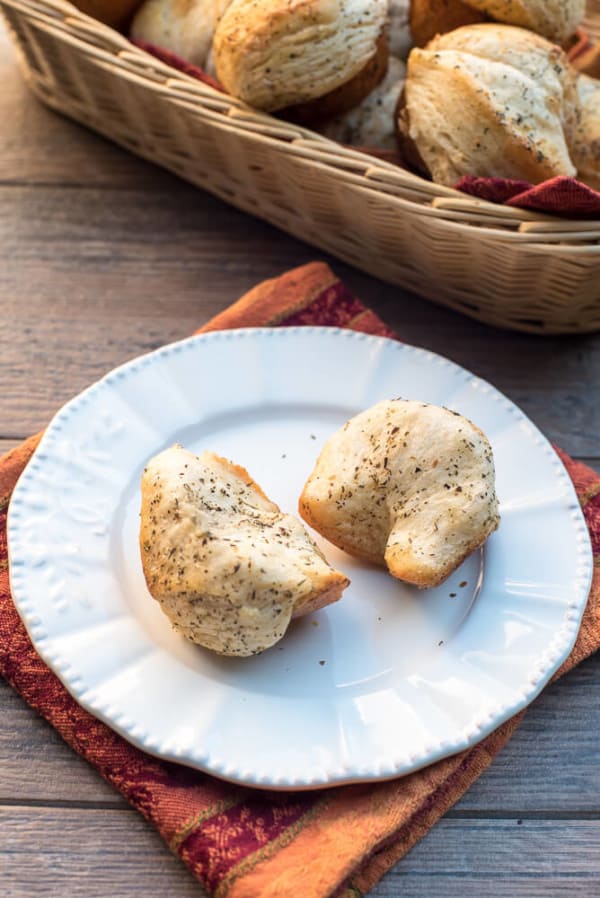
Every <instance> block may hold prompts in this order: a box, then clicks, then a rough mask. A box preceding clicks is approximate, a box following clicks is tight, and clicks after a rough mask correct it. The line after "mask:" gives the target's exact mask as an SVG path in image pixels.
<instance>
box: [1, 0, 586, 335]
mask: <svg viewBox="0 0 600 898" xmlns="http://www.w3.org/2000/svg"><path fill="white" fill-rule="evenodd" d="M0 8H1V9H2V11H3V12H4V13H5V16H6V18H7V20H8V23H9V27H10V29H11V31H12V33H13V35H14V38H15V41H16V42H17V44H18V46H19V47H20V49H21V51H22V59H23V63H24V68H25V73H26V77H27V80H28V82H29V84H30V85H31V88H32V89H33V90H34V92H35V93H36V94H37V96H38V97H39V98H40V99H41V100H42V101H43V102H44V103H46V104H47V105H48V106H51V107H52V108H53V109H55V110H57V111H59V112H61V113H64V114H65V115H68V116H70V117H71V118H74V119H76V120H77V121H79V122H82V123H83V124H85V125H87V126H89V127H90V128H93V129H94V130H96V131H99V132H100V133H101V134H104V135H105V136H107V137H109V138H111V139H112V140H114V141H116V142H117V143H119V144H121V145H122V146H125V147H127V148H128V149H130V150H132V151H133V152H134V153H137V154H139V155H140V156H143V157H145V158H146V159H150V160H151V161H153V162H156V163H158V164H159V165H162V166H164V167H165V168H167V169H169V170H170V171H172V172H175V173H176V174H178V175H180V176H181V177H182V178H185V179H187V180H188V181H191V182H192V183H193V184H196V185H198V186H199V187H202V188H204V189H206V190H209V191H210V192H211V193H214V194H216V195H217V196H219V197H221V198H222V199H224V200H226V201H227V202H229V203H232V204H233V205H235V206H238V207H239V208H240V209H244V210H245V211H247V212H250V213H252V214H253V215H258V216H260V217H261V218H264V219H266V220H267V221H269V222H272V223H273V224H275V225H277V226H278V227H280V228H282V229H283V230H285V231H288V232H289V233H291V234H293V235H294V236H296V237H299V238H301V239H302V240H305V241H307V242H308V243H311V244H314V245H315V246H318V247H320V248H321V249H323V250H326V251H327V252H329V253H332V254H333V255H335V256H338V257H339V258H340V259H343V260H344V261H346V262H349V263H350V264H351V265H355V266H356V267H358V268H361V269H363V270H364V271H367V272H369V273H370V274H373V275H375V276H377V277H379V278H381V279H383V280H385V281H388V282H390V283H392V284H398V285H401V286H402V287H406V288H408V289H410V290H413V291H414V292H416V293H418V294H420V295H422V296H424V297H426V298H427V299H430V300H433V301H434V302H437V303H442V304H444V305H447V306H450V307H451V308H453V309H456V310H458V311H460V312H463V313H464V314H466V315H469V316H471V317H472V318H477V319H479V320H481V321H485V322H488V323H490V324H495V325H499V326H502V327H509V328H513V329H515V330H522V331H530V332H533V333H539V334H559V333H581V332H585V331H592V330H596V329H600V220H597V221H583V222H582V221H572V220H564V219H558V218H555V217H552V216H549V215H543V214H540V213H532V212H528V211H524V210H520V209H514V208H510V207H507V206H497V205H493V204H491V203H488V202H484V201H481V200H476V199H473V198H470V197H467V196H465V195H464V194H461V193H458V192H457V191H455V190H451V189H449V188H445V187H440V186H439V185H436V184H431V183H429V182H428V181H426V180H424V179H422V178H420V177H418V176H416V175H413V174H411V173H409V172H406V171H403V170H402V169H399V168H397V167H394V166H393V165H390V164H388V163H386V162H382V161H379V160H376V159H375V158H371V157H369V156H366V155H364V154H362V153H360V152H359V151H355V150H350V149H347V148H345V147H342V146H340V145H338V144H336V143H334V142H332V141H329V140H327V139H325V138H323V137H320V136H319V135H317V134H314V133H313V132H311V131H308V130H306V129H305V128H301V127H297V126H295V125H290V124H287V123H285V122H281V121H279V120H277V119H275V118H273V117H271V116H268V115H263V114H261V113H257V112H255V111H253V110H251V109H249V108H248V107H247V106H245V105H244V104H243V103H242V102H239V101H237V100H235V99H234V98H232V97H229V96H226V95H224V94H222V93H219V92H218V91H216V90H213V89H212V88H211V87H208V86H206V85H204V84H203V83H201V82H198V81H195V80H194V79H192V78H190V77H188V76H186V75H183V74H179V73H178V72H175V71H174V70H173V69H172V68H169V67H168V66H166V65H164V64H163V63H161V62H159V61H158V60H156V59H154V58H153V57H151V56H149V55H147V54H146V53H144V52H142V51H141V50H138V49H137V48H135V47H133V46H132V45H131V44H130V43H129V42H128V41H127V40H126V39H125V38H124V37H123V36H122V35H120V34H118V33H117V32H115V31H113V30H111V29H110V28H107V27H105V26H103V25H101V24H99V23H98V22H96V21H94V20H92V19H90V18H88V17H87V16H84V15H83V14H81V13H79V12H78V11H77V10H76V9H75V8H74V7H73V6H72V5H71V4H70V3H68V2H64V0H0ZM587 28H588V31H589V32H590V33H592V34H595V35H600V0H594V2H593V3H589V5H588V22H587Z"/></svg>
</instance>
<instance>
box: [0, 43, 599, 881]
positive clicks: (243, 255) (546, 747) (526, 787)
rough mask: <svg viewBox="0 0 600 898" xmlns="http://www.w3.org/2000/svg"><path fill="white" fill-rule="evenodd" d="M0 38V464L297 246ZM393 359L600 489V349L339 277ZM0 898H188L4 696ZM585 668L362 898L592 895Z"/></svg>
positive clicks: (546, 699) (595, 803)
mask: <svg viewBox="0 0 600 898" xmlns="http://www.w3.org/2000/svg"><path fill="white" fill-rule="evenodd" d="M1 29H2V26H0V83H2V91H1V92H0V121H1V122H2V125H1V126H0V233H1V235H2V240H1V241H0V318H1V322H0V324H1V331H0V333H1V334H2V353H1V355H0V437H1V440H0V446H1V448H3V449H8V448H10V447H11V446H14V445H16V444H17V443H18V442H19V440H21V439H22V438H23V437H25V436H27V435H28V434H29V433H31V432H33V431H37V430H39V429H40V428H42V427H43V426H44V424H45V423H46V422H47V421H48V419H49V417H50V416H51V415H52V413H53V412H54V411H55V410H56V409H58V408H59V406H60V405H61V404H62V403H63V402H64V401H65V400H67V399H69V398H70V397H71V396H72V395H73V394H75V393H77V392H78V391H80V390H81V389H82V388H83V387H85V386H86V385H87V384H89V383H90V382H91V381H93V380H95V379H96V378H98V377H99V376H100V375H101V374H103V373H104V372H105V371H107V370H109V369H110V368H112V367H114V366H115V365H116V364H118V363H120V362H122V361H124V360H126V359H129V358H131V357H133V356H136V355H138V354H139V353H142V352H145V351H147V350H150V349H153V348H155V347H157V346H159V345H160V344H162V343H165V342H168V341H170V340H174V339H176V338H179V337H184V336H186V335H188V334H190V333H191V332H192V331H193V330H194V328H196V327H197V326H198V325H200V324H201V323H202V322H204V321H205V320H206V319H207V318H209V317H210V316H211V315H213V314H214V313H215V312H217V311H218V310H220V309H222V308H223V307H224V306H226V305H227V304H228V303H229V302H230V301H231V300H233V299H234V298H236V297H237V296H239V295H240V294H241V293H243V292H244V291H245V290H246V289H248V288H249V287H250V286H252V285H253V284H254V283H256V282H257V281H259V280H261V279H263V278H266V277H271V276H273V275H275V274H277V273H279V272H282V271H284V270H285V269H287V268H290V267H292V266H294V265H299V264H301V263H304V262H307V261H309V260H311V259H313V258H317V257H321V258H322V254H320V253H318V252H316V251H315V250H313V249H311V248H310V247H308V246H305V245H303V244H301V243H299V242H298V241H296V240H293V239H292V238H290V237H288V236H286V235H284V234H281V233H278V232H277V231H275V230H274V229H273V228H271V227H269V226H267V225H265V224H262V223H261V222H259V221H256V220H254V219H251V218H249V217H248V216H246V215H243V214H242V213H240V212H237V211H235V210H234V209H231V208H229V207H227V206H226V205H224V204H223V203H222V202H220V201H218V200H216V199H213V198H212V197H211V196H209V195H207V194H204V193H201V192H200V191H198V190H195V189H193V188H192V187H190V186H188V185H186V184H184V183H182V182H180V181H177V180H176V179H175V178H173V177H171V176H170V175H168V174H166V173H164V172H162V171H160V170H158V169H156V168H153V167H152V166H150V165H148V164H145V163H143V162H141V161H140V160H138V159H136V158H134V157H133V156H129V155H127V154H126V153H125V152H122V151H121V150H119V149H117V148H116V147H113V146H112V145H111V144H109V143H107V142H105V141H103V140H101V139H100V138H98V137H96V136H94V135H92V134H90V133H88V132H87V131H85V130H83V129H82V128H80V127H78V126H76V125H74V124H71V123H70V122H67V121H65V120H62V119H60V118H58V117H56V116H54V115H52V114H51V113H50V112H47V111H46V110H45V109H43V108H41V107H40V106H39V105H38V104H37V102H36V101H35V100H34V99H33V98H32V97H31V96H29V94H28V93H27V91H26V88H25V87H24V85H23V83H22V80H21V77H20V73H19V71H18V69H17V67H16V64H15V60H14V56H13V52H12V49H11V48H10V47H9V44H8V40H7V37H6V35H5V33H4V31H3V30H1ZM330 261H332V264H333V265H334V267H335V268H336V270H337V271H338V272H339V273H340V274H341V275H342V276H343V277H344V278H345V279H346V280H347V281H348V283H349V284H350V286H351V287H352V288H353V289H354V291H355V292H356V293H357V294H358V295H359V296H360V297H362V298H363V300H365V301H366V302H367V303H368V304H370V305H371V306H373V307H374V308H375V309H376V311H377V312H379V313H380V314H381V315H382V316H383V317H384V318H385V319H386V320H387V321H388V322H389V323H390V324H391V325H392V326H393V327H394V328H396V329H397V330H398V332H399V333H400V334H401V335H402V336H403V337H404V338H405V339H406V340H407V341H408V342H411V343H415V344H420V345H423V346H426V347H428V348H430V349H432V350H434V351H437V352H440V353H442V354H444V355H447V356H449V357H450V358H452V359H454V360H455V361H457V362H459V363H460V364H462V365H465V366H466V367H468V368H470V369H472V370H473V371H475V372H476V373H477V374H479V375H481V376H482V377H484V378H486V379H488V380H490V381H492V382H493V383H495V384H496V385H497V386H498V387H499V388H500V389H501V390H503V391H504V392H505V393H506V394H507V395H508V396H510V397H511V398H512V399H514V400H515V401H516V402H517V403H518V404H519V405H520V406H521V407H522V408H523V409H524V410H525V412H526V413H527V414H528V415H530V417H531V418H532V419H533V420H534V421H535V422H536V423H537V424H538V426H539V427H540V428H541V429H542V430H543V431H544V432H545V433H546V434H547V435H548V436H549V437H550V438H551V439H552V440H554V441H556V443H558V444H560V445H561V446H562V447H563V448H564V449H566V450H567V451H568V452H570V453H571V454H572V455H574V456H576V457H578V458H583V459H585V460H586V461H588V462H589V463H591V464H592V465H594V466H595V467H596V468H597V469H598V470H600V442H599V436H600V337H598V336H587V337H580V338H564V339H540V338H536V337H528V336H520V335H516V334H511V333H504V332H502V331H499V330H493V329H490V328H488V327H485V326H483V325H479V324H476V323H474V322H471V321H469V320H467V319H466V318H463V317H461V316H459V315H456V314H453V313H451V312H449V311H446V310H444V309H442V308H437V307H436V306H433V305H431V304H429V303H426V302H424V301H422V300H420V299H418V298H417V297H414V296H412V295H410V294H408V293H405V292H403V291H401V290H398V289H395V288H392V287H388V286H385V285H383V284H381V283H379V282H377V281H376V280H374V279H372V278H369V277H367V276H365V275H362V274H360V273H358V272H356V271H353V270H351V269H349V268H347V267H346V266H344V265H342V264H340V263H338V262H336V261H333V260H330ZM0 721H1V724H0V895H2V896H4V898H30V896H33V895H43V896H61V898H74V896H85V898H113V896H118V898H120V896H125V895H128V896H135V895H139V896H140V898H141V896H144V898H147V896H160V898H163V896H167V895H168V896H173V898H188V896H190V898H191V896H197V895H199V894H200V893H201V890H200V888H199V886H198V884H197V883H196V882H195V880H193V879H192V877H191V875H190V874H188V872H187V871H186V869H185V868H184V867H183V865H182V864H181V863H180V862H179V861H178V860H176V859H175V858H174V857H173V856H172V855H171V854H170V853H169V852H168V850H167V849H166V847H165V846H164V845H163V843H162V841H161V840H160V838H159V837H158V835H157V834H156V833H155V832H154V830H152V829H151V828H150V827H149V826H148V825H147V824H146V823H145V822H144V820H143V819H142V818H141V817H140V815H139V814H138V813H137V812H135V811H134V810H132V809H131V808H130V807H129V806H128V805H127V804H126V803H125V802H124V800H122V799H121V798H120V796H119V795H118V794H117V793H115V792H114V791H113V790H112V788H111V787H110V786H108V785H107V784H106V783H104V782H103V781H102V780H100V778H99V777H98V776H97V775H96V773H95V772H94V771H93V770H92V769H91V768H89V767H88V766H87V765H86V763H85V762H84V761H82V760H81V759H80V758H78V757H77V756H76V755H74V754H73V753H72V751H71V750H70V749H69V748H67V746H66V745H65V744H64V743H63V742H62V741H61V739H60V738H59V737H58V736H57V735H56V733H55V732H54V731H53V730H52V729H51V728H50V727H49V726H48V725H47V724H46V723H45V722H43V721H42V720H40V719H39V718H38V717H37V716H36V715H35V714H34V713H33V712H32V711H31V710H30V709H29V708H28V707H27V706H26V705H25V704H24V703H23V701H21V699H20V698H19V697H18V696H17V695H15V694H14V693H13V692H12V691H11V689H10V688H9V687H8V686H6V685H5V684H4V683H3V682H1V681H0ZM599 732H600V657H596V658H595V659H592V660H590V661H588V662H587V663H585V664H583V665H581V667H580V668H579V669H578V670H577V671H575V672H574V673H572V674H571V675H569V676H568V677H566V678H565V679H564V680H561V681H560V682H559V683H557V684H556V685H554V686H552V687H550V688H549V689H547V690H546V692H545V693H544V695H543V696H542V698H541V699H539V700H538V701H537V702H536V703H535V705H534V706H533V708H532V709H531V710H530V712H529V713H528V715H527V717H526V719H525V723H524V724H523V725H522V727H521V729H520V731H519V732H518V734H517V735H516V736H515V738H514V739H513V740H512V742H511V743H510V745H509V746H508V748H506V749H505V751H504V752H503V753H502V754H501V755H500V756H499V757H498V758H497V760H496V761H495V763H494V764H493V766H492V767H491V769H490V770H489V771H488V772H487V773H486V774H485V775H484V776H483V777H481V779H480V780H479V781H478V782H477V784H476V785H475V786H474V787H473V788H472V789H471V790H470V791H469V793H468V794H467V795H466V796H465V798H464V799H463V800H462V801H461V802H460V803H459V804H457V805H456V807H455V808H454V809H453V810H452V811H451V812H450V813H448V814H447V815H446V817H445V818H444V819H443V820H442V821H441V822H440V823H438V825H437V826H436V827H435V828H434V829H433V831H432V832H431V833H430V834H429V835H428V837H427V838H426V839H425V840H424V841H423V842H421V844H420V845H418V846H417V847H416V848H415V849H414V850H413V851H412V853H411V854H410V855H409V856H408V857H407V858H405V859H404V860H403V861H402V862H401V863H400V864H398V865H397V867H396V869H394V870H393V871H392V872H390V873H389V874H388V875H387V876H386V878H385V879H384V880H383V881H382V882H381V884H380V885H379V886H378V888H377V889H375V890H374V892H373V893H372V894H373V895H374V896H376V898H384V896H400V895H401V896H402V898H412V896H420V898H430V896H433V895H439V896H444V898H480V896H482V895H484V894H485V895H490V896H494V898H496V896H507V898H508V896H510V898H525V896H527V898H533V896H537V898H548V896H550V895H557V896H565V895H569V896H571V898H572V896H584V895H585V896H586V898H587V896H592V895H600V764H599V763H598V762H599V760H600V757H599V749H598V738H599V737H598V733H599Z"/></svg>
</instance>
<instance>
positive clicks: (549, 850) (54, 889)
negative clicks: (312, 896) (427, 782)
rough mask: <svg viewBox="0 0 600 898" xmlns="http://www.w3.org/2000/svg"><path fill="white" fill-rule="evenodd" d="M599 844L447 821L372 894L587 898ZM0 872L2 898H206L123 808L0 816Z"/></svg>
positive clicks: (559, 825)
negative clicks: (200, 897)
mask: <svg viewBox="0 0 600 898" xmlns="http://www.w3.org/2000/svg"><path fill="white" fill-rule="evenodd" d="M599 838H600V821H598V820H586V821H570V822H568V823H566V822H564V821H552V820H548V821H537V820H522V822H521V823H519V822H518V820H516V819H511V820H486V821H479V820H475V821H465V820H460V821H458V820H443V821H441V822H440V823H439V824H438V825H437V826H436V827H435V828H434V829H433V830H432V831H431V832H430V833H429V835H428V836H427V837H426V838H425V839H424V840H423V841H422V842H421V843H420V844H419V845H417V846H416V847H415V848H414V849H413V851H412V852H411V853H410V854H409V855H408V856H407V857H406V858H404V859H403V860H402V861H401V862H400V863H399V864H397V865H396V867H395V868H394V870H392V871H390V872H389V873H388V874H387V876H386V877H385V878H384V879H383V880H382V882H381V883H380V884H379V885H378V886H377V887H376V888H375V889H374V890H373V891H372V892H371V893H370V895H371V896H372V898H397V896H398V895H400V894H401V895H402V896H403V898H407V896H408V898H413V896H414V898H425V896H427V898H431V895H432V894H438V895H444V896H448V898H464V895H465V888H470V891H471V894H474V895H482V894H486V893H489V894H492V895H494V896H500V898H504V896H506V898H509V896H510V898H548V896H550V895H561V896H564V895H566V894H569V895H570V896H573V895H575V896H586V898H589V896H590V895H595V894H598V892H599V890H600V855H599V852H598V851H597V846H598V840H599ZM0 867H1V868H2V871H3V873H2V884H3V888H4V891H3V894H4V895H5V896H6V898H9V896H10V898H31V896H33V895H44V896H57V898H58V896H61V898H107V896H110V895H125V894H128V895H130V896H132V898H134V896H136V895H139V896H144V898H145V896H147V895H166V894H173V895H177V896H181V898H184V896H188V895H189V896H190V898H191V896H197V895H199V894H202V891H201V890H200V888H199V886H198V884H197V883H196V882H195V881H194V880H193V878H192V877H191V875H190V874H189V873H188V872H187V871H186V869H185V868H184V866H183V864H181V862H179V861H178V860H177V859H176V858H175V857H173V856H172V855H170V854H169V852H168V850H167V848H166V847H165V846H164V844H163V843H162V842H161V840H160V838H159V836H158V835H157V834H156V833H155V832H154V831H153V830H152V829H151V827H150V826H149V825H147V824H145V823H144V821H143V820H142V819H141V817H139V816H138V815H136V814H134V813H132V812H129V811H128V810H124V811H115V810H106V809H102V810H80V809H61V810H55V809H47V808H21V807H13V808H3V809H0Z"/></svg>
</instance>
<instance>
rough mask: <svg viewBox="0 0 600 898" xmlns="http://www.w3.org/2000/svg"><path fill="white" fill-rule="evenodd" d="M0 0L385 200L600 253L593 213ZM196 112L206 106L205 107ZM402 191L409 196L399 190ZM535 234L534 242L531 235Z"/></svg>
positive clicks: (58, 15)
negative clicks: (360, 142)
mask: <svg viewBox="0 0 600 898" xmlns="http://www.w3.org/2000/svg"><path fill="white" fill-rule="evenodd" d="M2 5H5V6H7V7H12V8H14V9H17V10H19V9H20V10H23V11H27V14H28V15H30V16H31V17H32V18H34V19H38V20H39V21H40V22H42V23H44V24H45V25H46V26H47V27H51V26H52V19H54V20H62V21H63V22H64V23H66V24H68V25H69V26H71V27H72V28H75V29H76V30H77V36H71V35H70V36H69V38H68V39H69V40H71V41H72V42H73V43H81V44H85V45H86V50H87V52H88V53H89V54H90V55H92V56H94V55H95V56H96V57H97V58H98V60H99V61H103V62H104V63H105V64H106V63H107V62H112V64H113V65H115V66H117V67H119V68H121V70H122V72H121V74H122V75H123V76H124V77H126V78H133V79H138V78H140V79H142V80H143V81H144V82H146V83H147V82H148V81H149V80H150V81H151V82H153V83H154V86H155V89H159V88H161V89H162V90H164V91H165V92H166V93H167V94H169V95H170V96H171V97H172V99H173V100H174V101H175V102H176V103H178V104H184V103H187V104H193V103H194V101H198V100H200V101H201V103H200V105H201V106H202V105H203V104H205V103H206V102H207V101H210V102H209V107H208V109H209V111H210V108H211V107H212V109H213V110H214V114H215V115H218V117H219V118H220V119H221V120H222V121H223V123H225V122H226V123H227V124H228V125H229V126H232V127H234V128H235V127H236V126H237V127H240V128H241V127H244V128H245V129H246V130H248V129H249V130H253V131H255V132H256V136H257V137H258V136H262V137H263V138H264V139H269V140H276V141H278V142H279V143H285V144H288V146H289V147H290V150H292V151H293V152H296V153H298V154H302V155H308V156H309V158H312V160H313V162H315V163H318V164H321V165H325V166H328V167H329V168H331V169H333V170H335V171H336V173H337V174H338V176H339V175H340V174H342V175H346V176H347V175H348V174H349V172H351V173H352V174H353V176H354V178H355V179H356V180H355V183H356V184H357V186H362V187H364V188H366V189H368V190H371V191H375V192H379V193H381V194H382V195H383V196H386V197H387V198H388V199H389V200H394V199H401V200H402V202H403V203H408V204H409V205H412V206H415V207H417V208H418V209H419V210H421V211H424V210H425V209H427V210H428V214H433V215H435V217H436V218H438V220H439V219H444V220H445V222H446V223H452V222H454V224H456V225H459V226H460V227H461V228H465V227H467V228H470V229H471V230H472V229H473V228H477V229H478V231H479V232H480V233H481V236H486V237H490V238H493V239H494V240H496V241H498V239H507V238H508V239H509V240H510V242H511V243H513V241H516V242H522V243H526V244H527V245H528V246H529V247H530V248H531V247H532V244H534V245H536V248H540V249H543V250H544V249H545V250H549V249H550V248H554V250H556V249H558V247H559V246H560V250H561V252H564V251H565V250H572V251H573V250H574V251H575V254H576V255H577V256H578V257H579V259H580V260H581V261H583V257H588V258H589V257H590V256H594V257H595V256H597V255H600V242H598V238H599V236H600V234H598V233H597V232H600V217H598V218H593V219H590V218H586V219H581V220H579V219H576V218H569V217H568V216H560V215H556V214H551V213H544V212H537V211H535V210H528V209H521V208H519V207H516V206H506V205H500V204H496V203H492V202H490V201H488V200H484V199H480V198H477V197H472V196H469V195H468V194H465V193H463V192H461V191H459V190H456V189H455V188H452V187H446V186H444V185H440V184H435V183H434V182H433V181H428V180H426V179H425V178H422V177H421V176H419V175H417V174H415V173H413V172H410V171H408V170H406V169H403V168H401V167H399V166H396V165H394V164H393V163H391V162H388V161H386V160H385V159H380V158H378V157H377V156H370V155H369V154H368V153H367V152H366V151H364V150H359V149H355V148H352V147H349V146H347V145H343V144H339V143H337V142H335V141H333V140H331V139H330V138H328V137H325V136H324V135H322V134H318V133H317V132H315V131H311V130H310V129H308V128H306V127H303V126H300V125H296V124H293V123H289V122H286V121H285V120H282V119H278V118H275V117H274V116H272V115H269V114H268V113H264V112H261V111H259V110H256V109H253V108H252V107H250V106H248V105H247V104H245V103H244V102H243V101H241V100H239V99H237V98H236V97H232V96H231V95H229V94H226V93H223V92H221V91H219V90H217V89H215V88H213V87H212V86H211V85H209V84H205V83H204V82H202V81H199V80H198V79H196V78H194V77H193V76H191V75H188V74H186V73H185V72H182V71H179V70H177V69H174V68H173V67H171V66H169V65H167V64H166V63H164V62H162V61H161V60H159V59H157V58H156V57H155V56H153V55H151V54H149V53H147V52H146V51H144V50H142V49H141V48H139V47H137V46H136V45H135V44H133V43H131V41H129V40H128V38H127V37H125V36H124V35H122V34H121V33H120V32H118V31H116V30H115V29H113V28H111V27H110V26H108V25H105V24H103V23H102V22H99V21H98V20H97V19H94V18H92V17H91V16H88V15H87V14H86V13H84V12H82V11H81V10H79V9H78V8H77V7H75V6H74V5H73V3H71V2H69V0H0V6H2ZM61 38H62V39H63V40H65V39H67V35H66V34H65V33H62V34H61ZM99 44H100V46H99ZM107 56H108V59H107V58H106V57H107ZM203 112H204V113H207V109H206V107H204V108H203ZM315 157H318V158H315ZM378 188H379V189H378ZM385 188H388V189H385ZM393 188H396V189H399V190H402V191H403V193H402V195H401V196H398V194H395V193H394V192H393ZM407 190H408V191H409V192H411V193H414V194H415V197H416V198H415V199H412V198H411V197H409V196H406V191H407ZM486 219H488V220H489V223H486ZM501 220H502V224H501V223H500V222H501ZM504 222H505V224H504ZM534 233H535V234H536V235H537V237H538V240H537V241H536V240H533V239H532V237H533V234H534ZM553 236H554V239H551V238H552V237H553ZM577 241H583V242H584V244H585V245H583V246H581V245H579V246H577V245H573V244H574V243H575V244H576V243H577ZM590 241H594V242H590ZM513 245H514V243H513Z"/></svg>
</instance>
